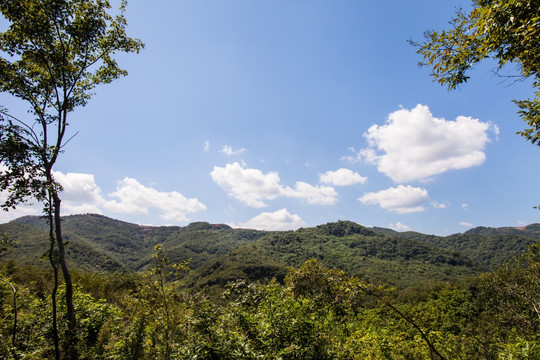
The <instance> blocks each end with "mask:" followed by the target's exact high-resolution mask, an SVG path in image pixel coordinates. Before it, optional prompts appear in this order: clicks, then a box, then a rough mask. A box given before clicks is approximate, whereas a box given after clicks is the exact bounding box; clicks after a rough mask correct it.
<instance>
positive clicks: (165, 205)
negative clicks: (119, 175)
mask: <svg viewBox="0 0 540 360" xmlns="http://www.w3.org/2000/svg"><path fill="white" fill-rule="evenodd" d="M109 196H111V197H114V198H117V199H119V201H109V202H107V203H106V207H107V208H108V209H109V210H111V211H114V212H121V213H128V214H136V213H142V214H147V213H148V209H149V208H157V209H160V217H161V218H163V219H165V220H171V221H181V222H183V221H189V219H188V218H187V214H190V213H194V212H198V211H202V210H206V206H205V205H204V204H203V203H201V202H200V201H199V200H197V199H196V198H192V199H188V198H186V197H185V196H184V195H182V194H180V193H179V192H176V191H172V192H161V191H158V190H156V189H153V188H150V187H146V186H144V185H141V184H140V183H139V182H138V181H137V180H135V179H132V178H128V177H126V178H124V179H123V180H122V181H119V182H118V186H117V188H116V191H115V192H113V193H111V194H109Z"/></svg>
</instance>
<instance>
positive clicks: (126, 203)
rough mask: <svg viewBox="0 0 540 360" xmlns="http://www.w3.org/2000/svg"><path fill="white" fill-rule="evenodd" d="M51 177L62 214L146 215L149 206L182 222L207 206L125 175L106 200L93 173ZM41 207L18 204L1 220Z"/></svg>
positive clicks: (60, 174) (168, 217) (0, 198)
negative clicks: (56, 184) (58, 190)
mask: <svg viewBox="0 0 540 360" xmlns="http://www.w3.org/2000/svg"><path fill="white" fill-rule="evenodd" d="M54 177H55V179H56V180H57V181H58V182H59V183H60V184H61V185H62V187H63V191H62V193H61V194H60V198H61V199H62V214H63V215H72V214H82V213H97V214H103V212H104V211H111V212H116V213H123V214H148V211H149V209H150V208H156V209H159V210H160V211H161V213H160V217H161V218H162V219H165V220H170V221H177V222H185V221H189V219H188V218H187V215H188V214H190V213H194V212H197V211H201V210H205V209H206V206H205V205H204V204H202V203H201V202H200V201H199V200H197V199H195V198H193V199H187V198H186V197H184V196H183V195H182V194H180V193H178V192H176V191H172V192H161V191H158V190H156V189H153V188H150V187H146V186H143V185H141V184H140V183H139V182H138V181H137V180H135V179H132V178H127V177H126V178H124V180H122V181H119V182H118V186H117V189H116V191H115V192H113V193H112V194H109V195H108V196H109V197H113V198H116V199H109V198H106V197H104V196H103V195H102V192H101V189H100V187H99V186H98V185H97V184H96V182H95V179H94V175H91V174H81V173H66V174H64V173H62V172H60V171H55V172H54ZM2 196H4V195H3V194H2V193H0V201H1V200H2ZM42 207H43V206H42V205H41V204H35V205H34V206H29V205H20V206H18V207H17V209H16V210H14V211H12V212H11V211H10V212H9V213H7V214H1V215H0V221H9V220H13V219H15V218H17V217H20V216H24V215H39V214H40V213H41V209H42Z"/></svg>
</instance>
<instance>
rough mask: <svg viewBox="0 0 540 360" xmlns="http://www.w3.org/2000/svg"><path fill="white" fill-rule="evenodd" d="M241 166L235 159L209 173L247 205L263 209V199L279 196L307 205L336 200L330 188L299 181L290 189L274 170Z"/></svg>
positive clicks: (227, 190) (232, 195)
mask: <svg viewBox="0 0 540 360" xmlns="http://www.w3.org/2000/svg"><path fill="white" fill-rule="evenodd" d="M244 166H245V165H244ZM244 166H242V165H240V164H239V163H238V162H235V163H233V164H227V165H225V167H219V166H214V170H213V171H212V172H211V173H210V175H211V176H212V179H213V180H214V182H215V183H217V184H218V185H219V186H220V187H221V188H222V189H223V190H225V191H226V192H227V194H228V195H229V196H231V197H233V198H235V199H237V200H239V201H241V202H242V203H244V204H246V205H248V206H251V207H255V208H262V207H265V206H268V204H267V203H266V202H265V201H267V200H274V199H276V198H278V197H289V198H297V199H303V200H306V201H307V202H308V203H310V204H320V205H329V204H334V203H335V202H337V193H336V191H335V190H334V188H332V187H327V186H313V185H310V184H307V183H305V182H300V181H299V182H297V183H296V184H295V187H294V189H292V188H290V187H285V186H283V185H281V184H280V182H281V180H280V178H279V174H278V173H277V172H269V173H266V174H264V173H263V172H262V171H260V170H258V169H246V168H244Z"/></svg>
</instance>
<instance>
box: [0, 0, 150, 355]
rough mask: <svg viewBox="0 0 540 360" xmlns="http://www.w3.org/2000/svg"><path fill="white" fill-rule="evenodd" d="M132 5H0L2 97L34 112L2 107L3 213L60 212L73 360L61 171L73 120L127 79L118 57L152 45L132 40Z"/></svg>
mask: <svg viewBox="0 0 540 360" xmlns="http://www.w3.org/2000/svg"><path fill="white" fill-rule="evenodd" d="M126 5H127V2H126V1H125V0H121V5H120V12H119V14H118V15H116V16H112V15H110V14H109V13H108V11H109V10H110V8H111V6H110V4H109V2H108V1H107V0H5V1H2V2H0V12H1V14H2V16H3V17H4V19H5V20H7V22H8V23H9V27H8V28H7V30H5V31H4V32H2V33H0V51H1V52H2V57H1V58H0V91H2V92H7V93H9V94H11V95H13V96H14V97H17V98H19V99H21V100H23V101H24V102H26V103H27V105H28V106H29V114H31V115H30V116H29V118H22V117H20V116H18V117H15V116H13V115H11V114H10V113H8V112H7V111H6V110H5V109H4V108H1V109H0V113H1V114H2V115H3V116H2V118H0V121H2V123H1V127H0V139H1V144H0V161H1V166H2V167H1V169H0V170H1V171H0V190H4V191H6V190H7V192H8V198H7V200H6V201H5V203H4V204H3V208H4V209H9V208H14V207H15V206H17V204H19V203H21V202H23V201H27V200H29V199H31V198H37V200H38V201H41V202H43V204H44V207H45V213H49V212H50V213H52V214H53V216H52V218H53V222H51V224H50V226H51V230H53V231H52V233H53V234H54V240H55V245H56V247H57V252H58V259H59V267H60V269H61V271H62V274H63V278H64V281H65V286H66V295H65V297H66V308H67V310H66V313H67V318H68V329H69V331H68V334H67V338H68V339H67V341H66V349H65V351H66V357H68V358H76V357H77V355H76V350H75V344H74V341H75V326H76V322H75V310H74V306H73V286H72V280H71V275H70V272H69V269H68V266H67V262H66V255H65V246H64V241H63V238H62V227H61V221H60V215H61V198H60V192H61V190H62V188H61V186H60V185H59V184H58V183H57V182H56V181H55V179H54V172H53V167H54V165H55V164H56V162H57V159H58V157H59V155H60V154H61V153H62V151H63V149H64V147H65V145H66V144H67V143H68V142H69V141H70V140H71V139H72V136H71V137H69V136H68V135H67V128H68V115H69V114H70V113H71V112H72V111H74V110H75V109H76V108H77V107H79V106H84V105H86V103H87V102H88V100H89V99H90V98H91V97H92V95H93V93H92V90H93V89H94V88H95V86H96V85H99V84H107V83H110V82H112V81H113V80H115V79H117V78H119V77H121V76H125V75H127V72H126V71H125V70H123V69H121V68H120V67H119V65H118V64H117V62H116V61H115V60H114V59H113V55H114V54H115V53H117V52H127V53H129V52H139V50H140V49H141V48H142V47H143V46H144V45H143V43H142V42H141V41H140V40H135V39H132V38H130V37H128V36H127V34H126V26H127V23H126V19H125V17H124V12H125V8H126ZM48 199H50V202H49V201H48ZM47 207H49V209H47Z"/></svg>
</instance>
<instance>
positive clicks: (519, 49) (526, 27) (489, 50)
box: [415, 0, 540, 145]
mask: <svg viewBox="0 0 540 360" xmlns="http://www.w3.org/2000/svg"><path fill="white" fill-rule="evenodd" d="M451 24H452V28H451V29H449V30H442V31H440V32H436V31H428V32H426V35H425V36H426V41H425V42H423V43H420V44H416V43H415V45H417V46H418V53H419V54H421V55H423V57H424V61H423V62H422V63H421V65H423V66H429V67H430V68H431V70H432V73H431V75H432V76H433V78H434V80H436V81H438V82H439V83H440V84H441V85H446V86H448V88H449V89H455V88H456V87H457V86H458V85H459V84H462V83H464V82H467V80H468V79H469V76H468V75H467V72H468V71H469V70H470V69H471V68H472V67H473V66H474V65H475V64H477V63H479V62H481V61H483V60H484V59H488V58H491V59H494V60H495V61H496V62H497V66H498V70H501V69H502V68H503V67H504V66H505V65H509V64H513V65H518V67H519V72H520V75H521V77H523V78H528V77H532V78H533V79H534V83H533V87H534V88H535V96H534V98H533V99H527V100H515V101H514V102H515V103H516V104H517V106H518V107H519V109H520V110H519V114H520V115H521V117H522V118H523V119H524V120H525V122H527V125H528V126H529V127H528V128H527V129H525V130H523V131H521V132H519V134H521V135H523V136H524V137H525V138H526V139H527V140H528V141H530V142H531V143H533V144H537V145H540V142H539V140H540V25H539V24H540V3H539V2H538V0H519V1H518V0H510V1H509V0H479V1H476V2H475V3H474V8H473V9H472V11H471V12H470V13H469V14H465V13H464V12H463V11H462V10H458V11H457V12H456V16H455V17H454V18H453V19H452V22H451ZM497 74H498V72H497ZM518 79H519V78H518Z"/></svg>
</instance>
